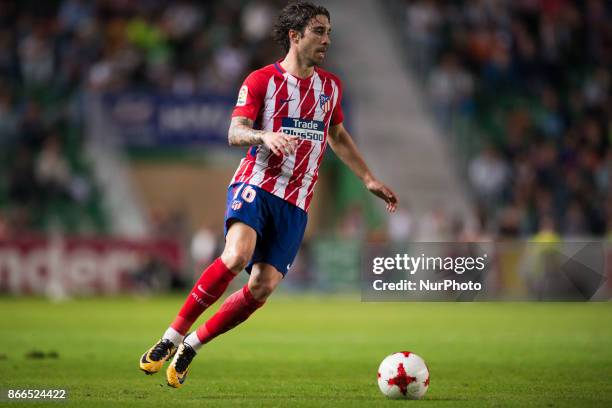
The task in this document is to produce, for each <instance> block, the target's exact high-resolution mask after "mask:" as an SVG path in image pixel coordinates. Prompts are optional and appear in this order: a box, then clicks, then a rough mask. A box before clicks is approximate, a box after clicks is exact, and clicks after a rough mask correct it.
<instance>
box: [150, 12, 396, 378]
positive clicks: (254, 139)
mask: <svg viewBox="0 0 612 408" xmlns="http://www.w3.org/2000/svg"><path fill="white" fill-rule="evenodd" d="M330 32H331V25H330V16H329V12H328V11H327V10H326V9H325V8H324V7H320V6H315V5H313V4H311V3H308V2H295V3H291V4H289V5H287V6H286V7H285V8H284V9H283V10H282V11H281V13H280V16H279V18H278V21H277V23H276V25H275V27H274V36H275V39H276V40H277V41H278V42H279V43H280V44H281V45H282V46H283V47H284V49H285V51H286V52H287V54H286V56H285V58H284V59H282V60H279V61H277V62H275V63H274V64H271V65H268V66H266V67H264V68H261V69H258V70H256V71H254V72H252V73H251V74H250V75H249V76H248V77H247V78H246V79H245V81H244V83H243V85H242V87H241V88H240V91H239V93H238V100H237V102H236V107H235V108H234V111H233V114H232V120H231V124H230V128H229V132H228V138H229V144H230V145H231V146H247V147H249V149H248V152H247V155H246V157H245V158H243V159H242V161H241V163H240V166H239V167H238V169H237V171H236V173H235V174H234V177H233V179H232V181H231V182H230V186H229V189H228V195H227V209H226V214H225V248H224V250H223V253H222V254H221V256H220V257H219V258H217V259H216V260H215V261H214V262H213V263H212V264H211V265H210V266H209V267H208V268H207V269H206V270H204V272H203V273H202V275H201V276H200V278H199V280H198V281H197V282H196V283H195V285H194V287H193V289H192V290H191V293H190V294H189V296H188V297H187V300H186V301H185V303H184V304H183V307H182V308H181V309H180V311H179V313H178V315H177V316H176V318H175V320H174V321H173V322H172V323H171V324H170V327H168V329H167V330H166V332H165V333H164V334H163V336H162V338H161V340H160V341H159V342H158V343H157V344H155V345H154V346H153V347H151V349H149V350H148V351H147V352H145V353H144V354H143V356H142V357H141V359H140V368H141V370H143V371H144V372H145V373H147V374H153V373H156V372H157V371H159V370H160V369H161V367H162V366H163V364H164V362H165V361H167V360H169V359H170V358H172V357H173V356H174V358H172V361H171V362H170V365H169V366H168V369H167V370H166V379H167V381H168V385H170V386H172V387H180V386H181V385H182V384H183V382H184V381H185V378H186V376H187V371H188V367H189V364H190V363H191V361H192V360H193V358H194V357H195V356H196V353H197V352H198V350H199V349H200V348H201V347H202V346H203V345H204V344H206V343H208V342H209V341H211V340H212V339H214V338H215V337H217V336H219V335H220V334H222V333H225V332H226V331H228V330H231V329H233V328H234V327H236V326H237V325H239V324H240V323H242V322H243V321H245V320H246V319H247V318H248V317H249V316H250V315H251V314H252V313H253V312H255V311H256V310H257V309H259V308H260V307H262V306H263V305H264V303H265V301H266V299H267V298H268V296H270V294H271V293H272V292H273V291H274V289H275V288H276V287H277V286H278V284H279V283H280V282H281V280H282V279H283V277H284V276H285V274H286V273H287V272H288V271H289V269H290V268H291V263H292V262H293V259H294V258H295V256H296V253H297V251H298V248H299V246H300V243H301V241H302V238H303V235H304V230H305V228H306V220H307V215H306V213H307V211H308V207H309V205H310V202H311V199H312V194H313V190H314V186H315V183H316V181H317V177H318V169H319V165H320V163H321V160H322V158H323V153H324V152H325V148H326V146H327V144H328V143H329V145H330V146H331V148H332V149H333V150H334V152H335V153H336V154H337V155H338V157H340V159H341V160H342V161H343V162H344V163H346V165H348V166H349V168H350V169H351V170H352V171H353V172H354V173H355V174H356V175H357V176H358V177H359V178H360V179H361V180H362V181H363V183H364V185H365V187H366V188H368V189H369V190H370V191H371V192H372V193H374V194H375V195H376V196H378V197H380V198H382V199H383V200H385V202H386V203H387V206H386V208H387V210H388V211H390V212H393V211H395V208H396V206H397V198H396V195H395V193H394V192H393V191H391V189H389V188H388V187H387V186H385V185H384V184H383V183H381V182H380V181H379V180H377V179H376V178H375V177H374V175H373V174H372V172H371V171H370V170H369V169H368V166H367V165H366V163H365V161H364V160H363V158H362V156H361V154H360V153H359V151H358V150H357V148H356V147H355V144H354V143H353V141H352V138H351V136H350V135H349V133H348V132H347V131H346V129H344V126H343V125H342V121H343V116H344V115H343V112H342V107H341V106H340V102H341V99H342V84H341V82H340V80H339V79H338V77H336V76H335V75H333V74H331V73H329V72H327V71H325V70H323V69H321V68H319V65H321V63H322V62H323V60H324V59H325V54H326V53H327V50H328V48H329V45H330ZM243 269H246V271H247V272H248V273H250V277H249V281H248V283H247V284H246V285H245V286H244V287H243V288H241V289H240V290H238V291H237V292H235V293H233V294H231V295H230V296H229V297H228V298H227V299H226V300H225V302H223V304H222V305H221V307H220V308H219V310H218V311H217V313H215V314H214V315H213V316H212V317H211V318H210V319H209V320H208V321H207V322H206V323H204V324H203V325H201V326H200V327H198V329H197V330H196V331H194V332H192V333H191V334H188V335H186V333H187V331H188V330H189V329H190V327H191V326H192V324H193V323H194V322H195V321H196V319H197V318H198V317H199V316H200V315H201V314H202V312H204V310H206V309H207V308H208V307H209V306H210V305H212V304H213V303H214V302H215V301H216V300H217V299H219V297H220V296H221V295H222V294H223V292H225V290H226V289H227V287H228V285H229V283H230V282H231V281H232V279H234V277H235V276H236V275H237V274H238V273H239V272H240V271H242V270H243Z"/></svg>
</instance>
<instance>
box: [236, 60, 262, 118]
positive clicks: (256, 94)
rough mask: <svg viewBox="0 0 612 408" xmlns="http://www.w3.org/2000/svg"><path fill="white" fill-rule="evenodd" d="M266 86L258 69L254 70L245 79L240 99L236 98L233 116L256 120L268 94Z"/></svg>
mask: <svg viewBox="0 0 612 408" xmlns="http://www.w3.org/2000/svg"><path fill="white" fill-rule="evenodd" d="M265 86H266V84H265V82H264V81H263V79H262V75H261V74H259V73H258V72H257V71H255V72H252V73H251V74H250V75H249V76H248V77H247V78H246V79H245V80H244V82H243V83H242V86H241V87H240V91H238V99H237V100H236V106H235V107H234V111H233V112H232V117H234V116H244V117H246V118H249V119H251V120H253V121H255V120H256V119H257V115H258V114H259V111H260V110H261V107H262V106H263V103H264V98H265V95H266V90H265Z"/></svg>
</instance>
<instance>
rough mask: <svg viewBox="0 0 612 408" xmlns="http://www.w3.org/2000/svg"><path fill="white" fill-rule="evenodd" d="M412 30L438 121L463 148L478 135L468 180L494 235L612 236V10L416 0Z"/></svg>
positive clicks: (574, 4)
mask: <svg viewBox="0 0 612 408" xmlns="http://www.w3.org/2000/svg"><path fill="white" fill-rule="evenodd" d="M403 27H404V30H405V31H404V32H405V38H406V45H407V49H408V52H409V54H410V58H411V59H410V62H411V64H410V65H411V67H412V68H413V69H414V70H415V72H416V73H417V75H420V76H421V77H422V78H423V79H426V80H427V83H428V88H427V91H428V93H429V97H430V101H431V103H432V110H433V112H434V115H435V118H436V119H437V123H439V124H440V126H441V127H443V129H445V130H446V131H448V132H451V133H452V132H455V133H459V134H458V138H457V140H458V144H459V145H460V146H458V149H459V150H461V149H462V146H461V145H462V144H464V147H465V145H467V144H468V141H469V140H470V139H473V138H474V135H475V134H477V135H479V136H480V137H479V138H478V141H477V146H478V147H477V148H476V149H474V151H472V152H469V153H470V160H469V161H468V163H467V171H466V175H467V179H468V180H469V184H470V187H471V189H472V191H473V193H474V197H475V200H476V201H477V203H478V207H479V220H480V223H481V225H482V227H483V228H484V230H485V231H487V232H491V233H493V234H495V235H500V236H502V237H525V236H531V235H533V234H536V233H540V234H551V236H564V237H580V236H593V235H596V236H602V235H605V234H606V233H609V231H612V193H611V191H612V190H611V189H610V183H611V181H612V179H611V177H612V149H611V146H610V140H611V137H612V119H611V118H612V83H611V80H612V78H611V73H612V3H610V2H605V1H603V0H587V1H572V0H516V1H510V0H495V1H493V0H470V1H467V0H465V1H436V0H415V1H407V2H405V20H404V24H403ZM466 124H467V125H466ZM466 129H467V131H466ZM462 130H463V133H461V132H462Z"/></svg>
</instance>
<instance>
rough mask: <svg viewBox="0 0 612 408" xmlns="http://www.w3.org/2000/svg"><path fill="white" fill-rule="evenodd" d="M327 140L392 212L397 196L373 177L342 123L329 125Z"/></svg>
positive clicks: (395, 206) (396, 202)
mask: <svg viewBox="0 0 612 408" xmlns="http://www.w3.org/2000/svg"><path fill="white" fill-rule="evenodd" d="M328 140H329V146H330V147H331V148H332V150H333V151H334V153H336V155H337V156H338V157H339V158H340V160H342V161H343V162H344V163H345V164H346V165H347V166H348V167H349V168H350V169H351V171H352V172H353V173H355V175H357V177H359V178H360V179H361V181H363V184H364V185H365V186H366V188H367V189H368V190H370V191H371V192H372V194H374V195H376V196H377V197H379V198H382V199H383V200H385V202H386V203H387V211H389V212H394V211H395V209H396V208H397V204H398V200H397V196H396V195H395V193H394V192H393V190H391V189H390V188H389V187H387V186H386V185H385V184H383V183H382V182H381V181H380V180H378V179H377V178H376V177H374V175H373V174H372V172H371V171H370V169H369V168H368V165H367V164H366V162H365V160H364V159H363V156H362V155H361V153H360V152H359V150H358V149H357V146H355V143H354V142H353V138H352V137H351V135H350V134H349V133H348V131H347V130H346V129H345V128H344V125H343V124H342V123H339V124H337V125H335V126H332V127H330V129H329V138H328Z"/></svg>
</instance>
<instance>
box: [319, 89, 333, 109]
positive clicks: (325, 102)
mask: <svg viewBox="0 0 612 408" xmlns="http://www.w3.org/2000/svg"><path fill="white" fill-rule="evenodd" d="M319 106H320V107H321V109H322V110H323V112H324V113H327V112H329V110H330V109H331V101H330V97H329V95H325V94H321V96H319Z"/></svg>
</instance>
